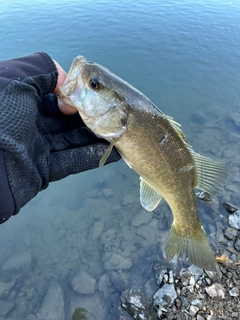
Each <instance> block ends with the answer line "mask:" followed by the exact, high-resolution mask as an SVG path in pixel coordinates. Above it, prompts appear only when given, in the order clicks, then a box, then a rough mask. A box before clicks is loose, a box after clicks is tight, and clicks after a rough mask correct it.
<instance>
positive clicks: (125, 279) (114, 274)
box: [109, 269, 130, 292]
mask: <svg viewBox="0 0 240 320" xmlns="http://www.w3.org/2000/svg"><path fill="white" fill-rule="evenodd" d="M109 277H110V280H111V287H114V288H115V289H116V290H117V291H119V292H122V291H124V290H126V289H127V288H128V286H129V282H130V281H129V273H127V272H126V271H124V270H122V269H120V270H117V271H111V272H109Z"/></svg>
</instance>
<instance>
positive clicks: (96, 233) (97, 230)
mask: <svg viewBox="0 0 240 320" xmlns="http://www.w3.org/2000/svg"><path fill="white" fill-rule="evenodd" d="M103 228H104V223H103V222H101V221H97V222H95V223H94V225H93V234H92V239H93V241H94V240H96V239H97V238H98V237H100V236H101V234H102V232H103Z"/></svg>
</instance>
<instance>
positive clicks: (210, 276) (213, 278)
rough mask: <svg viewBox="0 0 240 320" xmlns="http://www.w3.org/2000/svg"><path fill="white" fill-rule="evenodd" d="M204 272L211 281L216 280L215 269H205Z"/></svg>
mask: <svg viewBox="0 0 240 320" xmlns="http://www.w3.org/2000/svg"><path fill="white" fill-rule="evenodd" d="M205 272H206V274H207V275H208V276H209V278H210V279H211V280H212V281H213V282H215V281H217V279H218V273H217V272H216V271H209V270H205Z"/></svg>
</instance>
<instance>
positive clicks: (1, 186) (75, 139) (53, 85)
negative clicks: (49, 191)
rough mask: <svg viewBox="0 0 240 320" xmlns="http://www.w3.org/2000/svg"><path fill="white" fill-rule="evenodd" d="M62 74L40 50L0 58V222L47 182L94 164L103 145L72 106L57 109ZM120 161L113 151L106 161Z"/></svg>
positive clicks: (100, 154)
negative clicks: (4, 58) (0, 60)
mask: <svg viewBox="0 0 240 320" xmlns="http://www.w3.org/2000/svg"><path fill="white" fill-rule="evenodd" d="M65 78H66V73H65V71H64V70H63V69H62V68H61V66H60V65H59V64H58V63H57V62H56V61H54V62H53V60H52V59H51V58H50V57H49V56H48V55H46V54H44V53H41V54H34V55H31V56H28V57H24V58H19V59H14V60H9V61H3V62H0V113H1V118H0V223H2V222H4V221H6V220H7V219H8V218H9V217H10V216H11V215H12V214H16V213H18V212H19V210H20V208H21V207H23V206H24V205H25V204H26V203H27V202H29V201H30V200H31V199H32V198H33V197H34V196H35V195H36V194H37V193H38V192H39V191H40V190H43V189H45V188H46V187H47V186H48V184H49V182H51V181H56V180H59V179H62V178H64V177H66V176H68V175H69V174H74V173H78V172H82V171H85V170H89V169H93V168H96V167H98V164H99V161H100V159H101V157H102V155H103V154H104V153H105V151H106V149H107V146H108V143H106V141H104V140H102V139H99V138H97V137H96V136H95V135H94V134H93V133H92V132H91V131H90V130H89V129H88V128H87V127H86V126H85V125H84V123H83V121H82V119H81V118H80V116H79V114H78V113H76V111H75V110H74V109H73V108H72V107H69V106H67V105H64V104H61V105H60V109H61V111H62V112H61V111H60V110H59V107H58V100H57V97H56V96H55V95H54V94H53V93H57V92H58V90H59V87H60V86H61V85H62V83H63V82H64V80H65ZM51 92H53V93H51ZM63 113H65V114H70V115H68V116H66V115H65V114H63ZM119 159H120V156H119V154H118V153H117V151H116V150H114V151H113V153H112V154H111V156H110V158H109V159H108V161H107V162H108V163H110V162H112V161H117V160H119Z"/></svg>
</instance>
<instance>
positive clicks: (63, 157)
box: [49, 143, 121, 181]
mask: <svg viewBox="0 0 240 320" xmlns="http://www.w3.org/2000/svg"><path fill="white" fill-rule="evenodd" d="M107 147H108V144H105V143H99V144H95V145H88V146H85V147H82V148H77V149H70V150H65V151H63V152H55V153H52V155H51V158H50V170H49V174H50V177H49V179H50V181H56V180H60V179H63V178H65V177H67V176H69V175H70V174H76V173H79V172H83V171H87V170H90V169H94V168H98V166H99V161H100V159H101V157H102V156H103V154H104V153H105V151H106V149H107ZM120 158H121V157H120V155H119V153H118V152H117V151H116V149H113V150H112V152H111V154H110V156H109V158H108V159H107V161H106V163H105V164H109V163H111V162H115V161H118V160H119V159H120Z"/></svg>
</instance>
